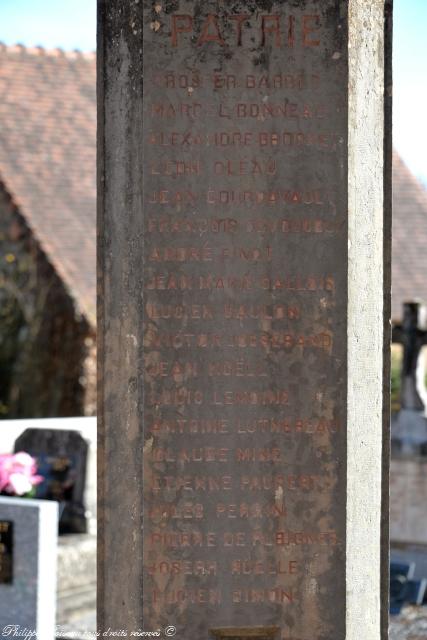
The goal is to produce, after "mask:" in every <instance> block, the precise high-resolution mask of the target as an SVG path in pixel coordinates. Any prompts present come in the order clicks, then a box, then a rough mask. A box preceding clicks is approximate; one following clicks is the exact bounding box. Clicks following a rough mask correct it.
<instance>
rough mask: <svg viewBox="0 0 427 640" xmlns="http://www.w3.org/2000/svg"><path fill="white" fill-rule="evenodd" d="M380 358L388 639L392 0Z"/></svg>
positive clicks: (387, 18) (387, 12)
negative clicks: (382, 328) (381, 350)
mask: <svg viewBox="0 0 427 640" xmlns="http://www.w3.org/2000/svg"><path fill="white" fill-rule="evenodd" d="M384 30H385V50H384V360H383V363H384V365H383V376H384V378H383V379H384V391H383V424H384V434H383V489H382V527H381V532H382V533H381V548H382V557H381V596H382V597H381V638H382V640H387V639H388V631H389V599H390V596H389V592H390V587H389V585H390V533H389V511H390V371H391V365H390V344H391V324H390V317H391V235H392V209H393V204H392V195H393V190H392V158H393V150H392V145H393V141H392V101H393V96H392V88H393V76H392V52H393V41H392V40H393V0H386V2H385V6H384Z"/></svg>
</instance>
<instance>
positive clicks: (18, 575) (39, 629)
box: [0, 496, 58, 640]
mask: <svg viewBox="0 0 427 640" xmlns="http://www.w3.org/2000/svg"><path fill="white" fill-rule="evenodd" d="M57 531H58V505H57V503H56V502H48V501H44V500H28V499H26V498H7V497H2V496H0V631H1V630H3V635H5V633H6V631H5V627H10V635H9V637H16V636H17V637H19V633H21V634H22V633H23V631H24V630H25V629H27V630H30V631H35V632H36V634H37V635H36V636H35V637H36V638H37V640H54V638H55V611H56V565H57V535H58V534H57ZM14 634H15V635H14Z"/></svg>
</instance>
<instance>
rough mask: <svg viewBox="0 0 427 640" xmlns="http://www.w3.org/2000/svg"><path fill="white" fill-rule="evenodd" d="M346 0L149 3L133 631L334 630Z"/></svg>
mask: <svg viewBox="0 0 427 640" xmlns="http://www.w3.org/2000/svg"><path fill="white" fill-rule="evenodd" d="M344 4H345V3H337V2H335V1H332V0H327V1H325V2H324V3H322V6H321V8H320V3H319V2H316V3H313V2H311V1H310V0H307V1H306V2H299V3H295V2H289V3H284V2H275V1H271V2H261V1H259V2H255V1H248V2H242V1H239V2H230V3H226V2H219V1H218V2H216V1H213V0H208V1H206V2H189V1H184V0H183V1H180V2H162V1H161V0H158V1H157V2H144V38H143V68H144V73H143V82H144V105H143V107H144V109H143V113H144V116H143V126H142V134H141V135H142V140H141V145H142V153H143V154H144V158H145V160H144V167H145V171H144V175H143V176H142V177H141V180H142V187H143V215H144V229H145V238H144V264H143V269H144V290H143V292H142V296H143V300H144V380H145V386H144V442H145V446H144V576H145V577H144V607H145V619H144V624H145V628H147V629H148V628H157V627H158V626H160V625H163V626H164V625H166V624H167V623H169V624H174V625H175V626H176V627H177V629H178V630H179V629H180V628H184V627H185V628H186V629H187V631H188V633H190V630H191V631H192V632H194V634H195V635H194V637H196V636H197V637H201V638H202V637H203V638H205V637H206V638H208V637H210V636H209V630H210V629H212V628H221V627H228V626H235V627H239V626H241V627H245V628H249V627H256V626H265V627H269V628H270V627H277V628H278V629H279V636H278V637H281V638H282V639H283V640H313V638H314V637H313V635H312V630H313V629H318V635H317V636H316V640H320V639H322V640H323V638H325V639H326V638H329V637H342V634H343V629H344V624H345V616H344V615H343V612H342V611H341V610H340V609H339V607H338V606H337V608H336V609H335V608H334V607H331V606H330V603H331V602H339V599H340V596H341V595H342V593H343V592H344V590H345V575H344V569H343V564H344V563H343V557H344V555H345V495H346V494H345V477H346V469H345V448H346V424H345V406H346V301H347V292H346V286H347V285H346V282H347V272H346V269H347V267H346V265H347V191H346V190H347V176H346V171H347V168H346V157H347V156H346V153H347V152H346V148H347V108H346V102H347V53H346V49H345V44H346V33H345V32H346V24H347V19H346V15H345V13H343V12H342V11H341V10H340V7H341V8H342V7H343V6H344ZM295 5H296V6H295ZM337 7H338V9H337ZM327 604H328V605H329V606H326V605H327ZM230 621H232V622H233V625H231V624H230ZM310 630H311V631H310ZM331 634H332V635H331ZM334 634H335V635H334ZM340 634H341V635H340Z"/></svg>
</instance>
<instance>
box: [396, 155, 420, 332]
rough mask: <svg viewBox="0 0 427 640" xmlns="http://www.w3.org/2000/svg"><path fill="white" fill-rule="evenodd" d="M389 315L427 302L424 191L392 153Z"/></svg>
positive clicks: (398, 158)
mask: <svg viewBox="0 0 427 640" xmlns="http://www.w3.org/2000/svg"><path fill="white" fill-rule="evenodd" d="M392 247H393V248H392V296H391V297H392V318H393V320H400V319H401V317H402V304H403V303H404V302H411V301H417V300H420V301H422V302H424V303H427V191H426V189H425V188H424V187H423V186H422V184H421V183H420V182H419V181H418V180H417V179H416V178H415V177H414V176H413V175H412V173H411V172H410V171H409V169H408V167H407V166H406V165H405V164H404V162H403V161H402V159H401V158H400V157H399V156H398V154H397V153H394V155H393V234H392Z"/></svg>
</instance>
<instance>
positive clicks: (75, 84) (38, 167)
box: [0, 45, 427, 326]
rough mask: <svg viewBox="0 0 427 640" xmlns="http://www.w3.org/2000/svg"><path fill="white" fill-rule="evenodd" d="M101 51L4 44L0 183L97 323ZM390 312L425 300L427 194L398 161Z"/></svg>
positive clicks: (0, 89) (0, 48)
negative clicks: (97, 62)
mask: <svg viewBox="0 0 427 640" xmlns="http://www.w3.org/2000/svg"><path fill="white" fill-rule="evenodd" d="M95 66H96V65H95V55H94V54H81V53H78V52H71V53H64V52H62V51H60V50H54V51H45V50H43V49H41V48H34V49H26V48H24V47H21V46H15V47H5V46H3V45H0V95H1V96H2V100H1V101H0V122H1V128H0V180H1V181H2V182H3V183H4V185H5V188H6V189H7V191H8V192H9V194H10V195H11V196H12V198H13V200H14V202H15V203H16V204H17V205H18V207H19V209H20V211H21V213H22V215H23V216H24V217H25V218H26V220H27V223H28V224H29V226H30V227H31V228H32V230H33V232H34V234H35V236H36V237H37V239H38V241H39V242H40V244H41V247H42V248H43V250H44V251H45V253H46V255H47V256H48V258H49V260H50V262H51V263H52V265H53V266H54V267H55V269H56V271H57V273H58V274H59V276H60V277H61V278H62V280H63V281H64V283H65V285H66V286H67V287H68V289H69V291H70V293H71V295H72V296H73V298H74V300H75V302H76V305H77V307H78V308H79V310H80V311H81V312H82V313H83V314H84V315H85V316H86V318H87V319H88V321H89V322H90V323H91V324H92V325H93V326H94V325H95V301H96V277H95V252H96V250H95V246H96V234H95V217H96V213H95V208H96V205H95V202H96V184H95V182H96V181H95V173H96V172H95V164H96V144H95V135H96V95H95V73H96V71H95ZM393 189H394V193H393V208H394V212H393V266H392V270H393V271H392V272H393V277H392V280H393V292H392V315H393V318H394V319H398V318H400V317H401V307H402V303H403V302H404V301H406V300H416V299H421V300H423V301H425V302H427V192H426V190H425V189H424V188H423V186H422V185H421V184H420V183H419V182H418V181H417V180H416V179H415V178H414V176H413V175H412V174H411V173H410V171H409V170H408V168H407V167H406V166H405V165H404V163H403V162H402V160H401V159H400V158H399V156H398V155H397V154H394V158H393Z"/></svg>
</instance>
